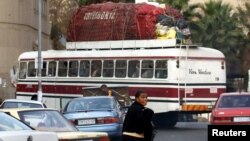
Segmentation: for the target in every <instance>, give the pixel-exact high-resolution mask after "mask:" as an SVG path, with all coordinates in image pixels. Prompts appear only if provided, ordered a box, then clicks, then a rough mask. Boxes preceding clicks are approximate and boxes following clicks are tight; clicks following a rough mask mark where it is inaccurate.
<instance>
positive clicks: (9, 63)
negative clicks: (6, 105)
mask: <svg viewBox="0 0 250 141" xmlns="http://www.w3.org/2000/svg"><path fill="white" fill-rule="evenodd" d="M42 7H43V10H42V12H43V13H42V48H43V50H47V49H50V48H51V43H50V39H49V35H50V23H49V11H48V10H49V7H48V1H47V0H43V6H42ZM37 39H38V1H37V0H1V1H0V78H2V81H0V82H5V80H6V87H2V86H1V84H0V98H2V99H5V98H14V92H15V88H14V87H13V86H12V84H11V83H10V69H11V68H12V67H13V65H16V64H17V59H18V56H19V54H21V53H22V52H25V51H31V50H36V49H37V48H36V47H34V44H35V41H36V40H37Z"/></svg>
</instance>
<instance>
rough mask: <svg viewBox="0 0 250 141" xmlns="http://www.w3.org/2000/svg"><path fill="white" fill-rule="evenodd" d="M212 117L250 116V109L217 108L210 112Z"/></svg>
mask: <svg viewBox="0 0 250 141" xmlns="http://www.w3.org/2000/svg"><path fill="white" fill-rule="evenodd" d="M212 114H213V116H217V117H219V116H250V108H230V109H229V108H218V109H216V110H213V111H212Z"/></svg>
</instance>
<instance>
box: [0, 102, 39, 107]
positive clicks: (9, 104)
mask: <svg viewBox="0 0 250 141" xmlns="http://www.w3.org/2000/svg"><path fill="white" fill-rule="evenodd" d="M3 108H43V106H42V105H41V104H36V103H26V102H4V103H3Z"/></svg>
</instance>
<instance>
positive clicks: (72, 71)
mask: <svg viewBox="0 0 250 141" xmlns="http://www.w3.org/2000/svg"><path fill="white" fill-rule="evenodd" d="M77 76H78V61H70V62H69V77H77Z"/></svg>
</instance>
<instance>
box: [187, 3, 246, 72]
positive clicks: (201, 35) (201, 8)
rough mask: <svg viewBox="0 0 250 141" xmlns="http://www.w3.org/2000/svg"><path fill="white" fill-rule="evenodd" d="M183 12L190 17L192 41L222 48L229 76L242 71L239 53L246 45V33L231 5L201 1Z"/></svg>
mask: <svg viewBox="0 0 250 141" xmlns="http://www.w3.org/2000/svg"><path fill="white" fill-rule="evenodd" d="M184 16H185V17H188V19H189V20H190V21H191V22H190V28H191V35H192V41H193V42H196V43H200V44H202V45H204V46H207V47H211V48H215V49H218V50H220V51H222V52H223V53H224V55H225V57H226V63H227V75H228V77H236V76H240V75H242V70H241V60H240V56H241V54H242V53H243V51H244V47H245V45H246V35H245V34H244V32H243V30H242V28H241V27H240V26H239V23H240V22H241V21H239V19H238V17H237V14H236V13H235V12H234V11H233V9H232V7H231V6H230V5H229V4H223V3H222V1H213V0H210V1H208V2H206V3H205V4H204V5H202V4H195V5H192V6H190V7H189V9H188V10H187V11H185V12H184Z"/></svg>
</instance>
